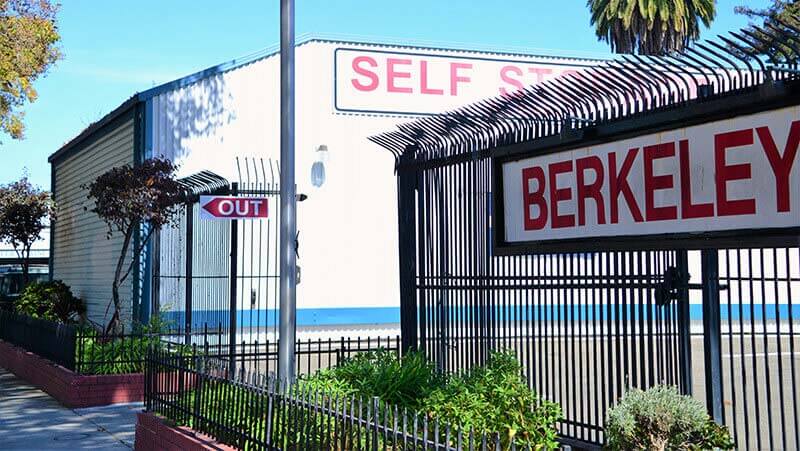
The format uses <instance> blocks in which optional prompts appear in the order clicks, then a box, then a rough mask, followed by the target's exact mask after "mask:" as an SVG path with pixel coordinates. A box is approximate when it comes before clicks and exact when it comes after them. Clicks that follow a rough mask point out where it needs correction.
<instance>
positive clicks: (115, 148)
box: [52, 118, 134, 324]
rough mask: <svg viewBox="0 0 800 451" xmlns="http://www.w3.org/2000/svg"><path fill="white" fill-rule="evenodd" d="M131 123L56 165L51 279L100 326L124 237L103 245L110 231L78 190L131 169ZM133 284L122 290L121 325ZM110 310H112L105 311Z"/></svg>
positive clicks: (101, 134) (117, 236) (128, 309)
mask: <svg viewBox="0 0 800 451" xmlns="http://www.w3.org/2000/svg"><path fill="white" fill-rule="evenodd" d="M133 133H134V124H133V119H132V118H131V119H128V120H126V121H124V122H122V123H121V124H119V125H117V126H116V127H113V128H110V129H105V130H100V131H98V132H97V133H96V134H97V135H98V136H99V138H98V139H96V140H95V141H94V142H90V143H89V144H88V145H87V144H81V145H80V146H81V147H80V148H79V149H77V151H76V152H74V153H72V154H71V155H68V156H66V157H65V158H62V159H61V160H59V161H56V162H54V163H53V164H54V165H55V167H54V169H55V171H54V184H55V190H54V191H55V192H54V197H55V201H56V203H57V204H58V216H57V221H56V226H55V229H54V234H53V240H54V241H53V243H54V245H53V255H52V259H53V279H60V280H63V281H64V283H66V284H67V285H69V286H70V287H72V291H73V293H74V294H75V295H76V296H78V297H80V298H81V299H83V300H84V302H86V304H87V315H88V317H89V319H91V320H92V321H95V322H97V323H100V324H105V322H106V321H107V320H108V318H110V316H111V314H110V313H109V314H106V308H107V307H108V304H109V302H110V301H111V282H112V281H113V279H114V268H115V267H116V263H117V258H118V256H119V253H120V251H121V249H122V236H121V235H120V234H119V233H117V234H115V236H114V237H112V238H111V239H110V240H109V239H106V232H107V231H108V228H107V227H106V224H105V223H104V222H102V221H101V220H100V219H99V218H98V217H97V215H95V214H94V213H92V212H91V211H88V210H84V207H87V208H88V209H89V210H90V209H91V208H92V206H93V204H92V202H91V201H89V200H88V199H87V198H86V194H87V191H86V190H85V189H83V188H81V185H83V184H88V183H91V182H92V181H93V180H94V179H95V178H97V177H98V176H99V175H100V174H102V173H104V172H105V171H107V170H108V169H110V168H112V167H115V166H121V165H123V164H131V163H133V155H134V152H133ZM131 279H132V278H130V277H129V278H128V280H127V281H126V282H125V283H124V285H123V286H122V287H121V288H120V295H121V297H122V303H123V306H124V307H123V311H122V318H123V321H124V322H125V323H128V322H130V319H131V303H132V297H133V289H132V285H131ZM109 310H110V309H109Z"/></svg>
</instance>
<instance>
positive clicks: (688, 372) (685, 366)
mask: <svg viewBox="0 0 800 451" xmlns="http://www.w3.org/2000/svg"><path fill="white" fill-rule="evenodd" d="M688 254H689V253H688V252H687V251H685V250H680V251H678V255H677V257H678V261H677V264H678V272H679V273H680V279H681V281H682V283H683V285H684V286H682V287H681V288H680V290H679V296H678V347H679V352H678V355H679V356H680V357H679V358H678V361H679V362H680V388H681V393H683V394H684V395H691V394H692V336H691V333H692V331H691V316H690V312H689V287H688V286H686V285H688V283H689V255H688Z"/></svg>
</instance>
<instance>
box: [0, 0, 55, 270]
mask: <svg viewBox="0 0 800 451" xmlns="http://www.w3.org/2000/svg"><path fill="white" fill-rule="evenodd" d="M0 10H2V3H1V2H0ZM0 23H2V19H0ZM0 40H2V38H0ZM0 73H2V70H1V69H0ZM0 78H2V76H1V75H0ZM0 89H2V88H0ZM54 215H55V204H54V203H53V201H52V199H51V198H50V193H48V192H47V191H42V190H40V189H38V188H36V187H34V186H33V185H32V184H31V183H30V182H29V181H28V179H27V178H26V177H23V178H22V179H20V180H19V181H16V182H14V183H10V184H8V185H5V186H0V242H5V243H8V244H10V245H11V247H13V248H14V252H16V254H17V257H19V259H20V261H21V262H22V284H23V286H25V285H27V284H28V281H29V275H28V274H29V268H30V257H31V247H32V246H33V243H35V242H36V240H38V239H39V238H40V236H41V234H42V231H43V230H44V228H45V225H46V224H45V222H46V221H47V220H49V219H51V218H52V217H53V216H54Z"/></svg>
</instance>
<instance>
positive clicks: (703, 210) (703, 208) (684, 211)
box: [678, 139, 714, 219]
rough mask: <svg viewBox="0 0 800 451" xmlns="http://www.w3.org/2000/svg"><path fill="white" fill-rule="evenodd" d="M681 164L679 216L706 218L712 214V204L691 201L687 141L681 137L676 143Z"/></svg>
mask: <svg viewBox="0 0 800 451" xmlns="http://www.w3.org/2000/svg"><path fill="white" fill-rule="evenodd" d="M678 147H679V149H678V152H679V153H680V165H681V218H683V219H692V218H707V217H709V216H714V204H713V203H707V204H693V203H692V179H691V173H692V168H691V165H690V163H689V161H690V160H689V141H687V140H685V139H682V140H681V141H680V142H679V143H678Z"/></svg>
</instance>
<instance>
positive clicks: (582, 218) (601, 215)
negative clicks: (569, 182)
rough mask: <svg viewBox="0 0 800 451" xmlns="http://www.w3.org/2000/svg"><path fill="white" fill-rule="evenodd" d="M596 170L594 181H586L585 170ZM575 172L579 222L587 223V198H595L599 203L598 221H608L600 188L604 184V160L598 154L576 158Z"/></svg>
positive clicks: (600, 222)
mask: <svg viewBox="0 0 800 451" xmlns="http://www.w3.org/2000/svg"><path fill="white" fill-rule="evenodd" d="M587 169H591V170H593V171H594V174H595V176H594V181H593V182H592V183H586V177H585V174H584V173H585V171H586V170H587ZM575 172H577V176H578V180H577V181H578V190H577V191H578V224H579V225H586V200H587V199H589V198H591V199H594V202H595V205H597V223H598V224H605V223H606V210H605V204H604V202H603V193H602V192H600V188H601V187H602V186H603V174H604V173H605V171H604V170H603V161H602V160H601V159H600V158H599V157H596V156H591V157H586V158H578V159H577V160H575Z"/></svg>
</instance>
